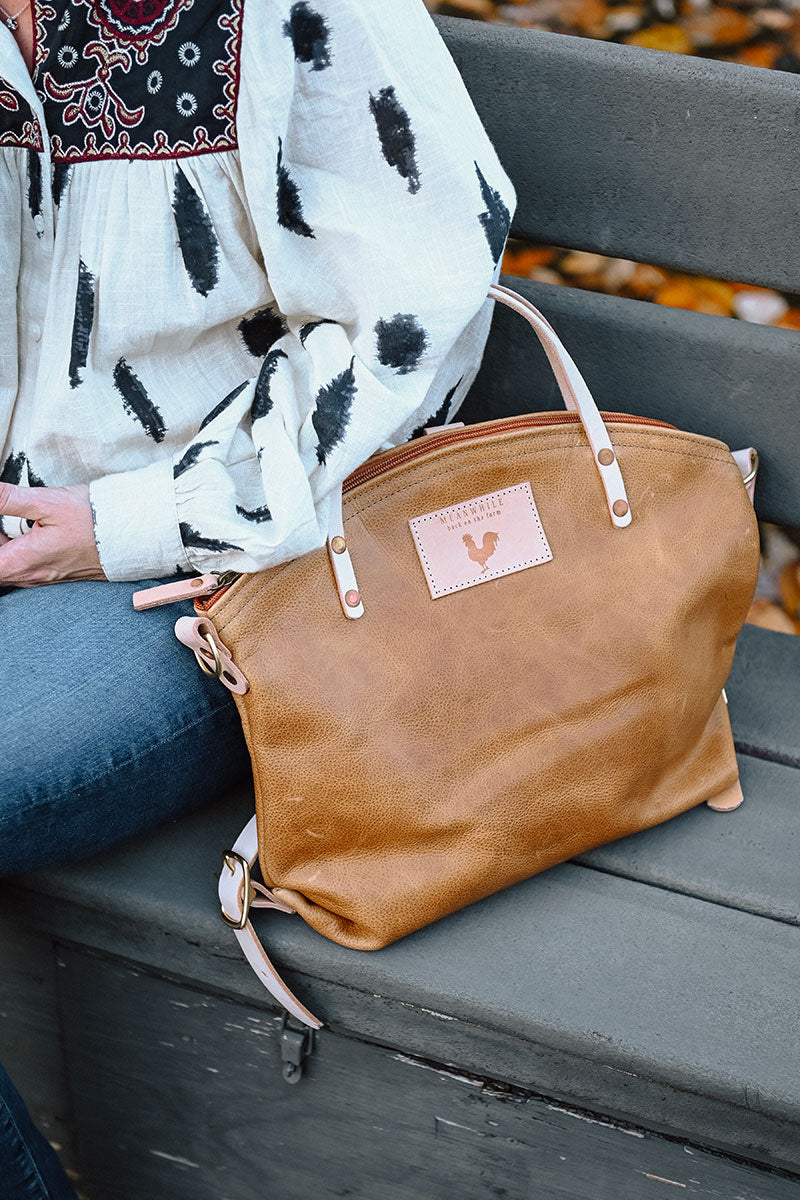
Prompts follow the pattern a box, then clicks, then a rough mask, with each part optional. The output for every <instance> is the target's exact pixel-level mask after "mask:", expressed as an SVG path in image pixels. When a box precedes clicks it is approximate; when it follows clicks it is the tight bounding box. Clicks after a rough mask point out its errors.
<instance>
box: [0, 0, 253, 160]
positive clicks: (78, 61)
mask: <svg viewBox="0 0 800 1200" xmlns="http://www.w3.org/2000/svg"><path fill="white" fill-rule="evenodd" d="M243 5H244V0H71V3H70V2H68V0H55V6H54V5H53V4H51V3H46V2H45V0H35V11H36V33H37V40H36V60H37V73H36V77H35V78H36V82H37V85H38V90H39V94H40V96H41V98H42V101H43V103H44V106H45V118H46V122H47V127H48V131H49V133H50V141H51V147H52V157H53V161H54V162H83V161H96V160H99V159H106V158H154V159H161V158H179V157H186V156H188V155H192V154H208V153H212V152H219V151H223V150H232V149H235V147H236V145H237V141H236V119H235V118H236V105H237V93H238V85H239V54H240V48H241V26H242V11H243ZM0 136H2V133H1V131H0Z"/></svg>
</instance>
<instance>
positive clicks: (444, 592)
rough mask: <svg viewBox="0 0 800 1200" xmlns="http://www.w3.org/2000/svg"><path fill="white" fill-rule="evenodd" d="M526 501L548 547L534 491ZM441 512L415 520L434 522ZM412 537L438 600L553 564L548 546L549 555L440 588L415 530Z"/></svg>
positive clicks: (515, 487) (512, 488) (516, 487)
mask: <svg viewBox="0 0 800 1200" xmlns="http://www.w3.org/2000/svg"><path fill="white" fill-rule="evenodd" d="M526 486H527V485H526V484H522V483H514V484H512V485H511V486H510V487H506V488H497V489H496V490H495V491H494V492H487V493H486V494H487V495H489V496H493V495H497V494H499V493H500V492H516V491H519V490H520V488H523V489H524V488H525V487H526ZM478 498H479V497H476V499H478ZM526 500H527V502H528V504H529V506H530V510H531V516H532V517H533V519H534V521H535V522H536V528H537V529H538V531H539V533H540V535H541V537H542V540H543V541H544V543H545V545H547V534H546V533H545V531H544V530H543V529H542V523H541V521H540V520H539V513H538V512H537V509H536V503H535V501H534V499H533V492H532V491H528V492H527V493H526ZM469 503H470V501H469V500H464V501H462V504H469ZM447 507H448V508H459V507H461V505H459V504H454V505H448V506H447ZM441 511H443V510H441V509H436V512H433V513H425V514H424V516H422V517H415V518H414V519H415V520H417V521H432V520H433V518H434V517H435V516H436V514H437V513H438V512H441ZM411 536H412V537H413V538H414V545H415V546H416V548H417V550H418V552H419V555H420V558H422V560H423V561H424V563H425V570H426V574H427V577H428V581H429V582H430V584H431V585H432V587H433V589H434V590H435V592H436V596H435V599H437V600H438V599H439V598H440V597H441V596H449V595H452V593H453V592H464V591H466V590H467V589H468V588H471V587H477V586H478V585H479V584H481V583H488V582H489V581H490V580H492V579H502V577H503V576H504V575H514V574H516V573H517V572H518V571H524V570H525V569H526V568H527V567H535V566H537V564H539V563H545V562H551V561H552V558H553V556H552V554H551V553H550V552H549V546H548V553H547V554H539V555H537V557H536V558H529V559H527V560H526V561H525V562H521V563H515V564H514V565H513V566H510V567H503V569H502V570H499V571H491V572H489V573H488V574H487V575H485V576H484V577H483V578H482V579H470V580H467V581H466V582H465V583H459V584H456V586H455V587H449V588H440V587H438V586H437V584H436V580H435V579H434V577H433V576H434V568H433V566H432V565H431V563H430V562H429V561H428V556H427V554H426V553H425V550H424V549H423V547H422V545H421V544H420V542H418V541H417V538H416V537H415V536H414V531H413V530H412V531H411Z"/></svg>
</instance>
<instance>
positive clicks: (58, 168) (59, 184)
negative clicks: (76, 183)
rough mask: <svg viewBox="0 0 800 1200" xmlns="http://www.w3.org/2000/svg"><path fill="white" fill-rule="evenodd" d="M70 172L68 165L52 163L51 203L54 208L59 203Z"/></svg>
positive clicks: (70, 168)
mask: <svg viewBox="0 0 800 1200" xmlns="http://www.w3.org/2000/svg"><path fill="white" fill-rule="evenodd" d="M71 172H72V167H71V166H69V164H68V163H63V162H57V163H53V179H52V184H53V203H54V204H55V205H56V206H58V205H59V204H60V203H61V200H62V197H63V195H64V189H65V188H66V186H67V182H68V181H69V177H70V174H71Z"/></svg>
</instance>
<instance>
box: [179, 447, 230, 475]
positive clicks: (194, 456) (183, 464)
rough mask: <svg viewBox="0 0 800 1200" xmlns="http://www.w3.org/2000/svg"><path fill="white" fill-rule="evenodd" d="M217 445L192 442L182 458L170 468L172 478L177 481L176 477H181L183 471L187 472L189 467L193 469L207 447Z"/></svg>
mask: <svg viewBox="0 0 800 1200" xmlns="http://www.w3.org/2000/svg"><path fill="white" fill-rule="evenodd" d="M218 445H219V442H216V441H212V442H192V444H191V446H190V447H189V449H188V450H187V451H186V453H185V454H184V455H183V457H182V458H181V459H179V461H178V462H176V463H175V466H174V467H173V468H172V478H173V479H177V478H178V476H179V475H182V474H183V472H184V471H188V470H189V467H193V466H194V464H195V463H196V462H197V460H198V458H199V457H200V455H201V454H202V453H203V451H204V450H205V449H206V447H207V446H218Z"/></svg>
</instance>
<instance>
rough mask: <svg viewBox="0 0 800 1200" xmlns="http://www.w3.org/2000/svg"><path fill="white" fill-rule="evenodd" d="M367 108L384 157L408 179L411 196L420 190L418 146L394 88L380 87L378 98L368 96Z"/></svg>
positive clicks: (407, 116)
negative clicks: (375, 126)
mask: <svg viewBox="0 0 800 1200" xmlns="http://www.w3.org/2000/svg"><path fill="white" fill-rule="evenodd" d="M369 107H370V110H371V111H372V115H373V117H374V118H375V124H376V125H377V127H378V137H379V138H380V142H381V150H382V151H383V157H384V158H385V159H386V161H387V163H388V164H389V166H390V167H394V168H395V170H396V171H397V172H398V174H399V175H401V176H402V178H403V179H407V180H408V190H409V191H410V192H411V194H412V195H414V194H415V193H416V192H418V191H419V189H420V179H419V167H418V166H417V146H416V141H415V138H414V131H413V130H412V128H411V120H410V118H409V115H408V113H407V112H406V110H405V109H404V108H403V106H402V104H401V103H400V101H399V100H398V99H397V94H396V93H395V90H394V88H393V87H385V88H381V90H380V91H379V92H378V94H377V96H373V95H370V98H369Z"/></svg>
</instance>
